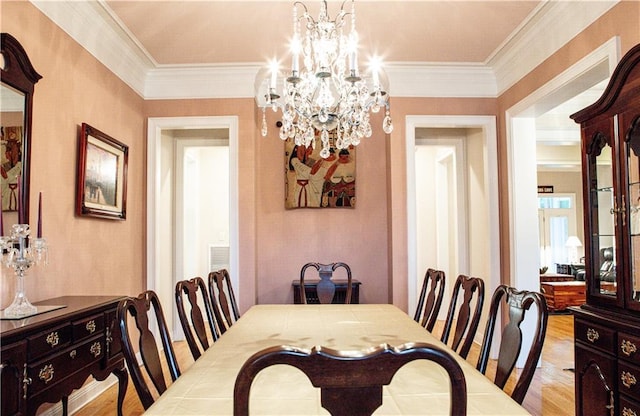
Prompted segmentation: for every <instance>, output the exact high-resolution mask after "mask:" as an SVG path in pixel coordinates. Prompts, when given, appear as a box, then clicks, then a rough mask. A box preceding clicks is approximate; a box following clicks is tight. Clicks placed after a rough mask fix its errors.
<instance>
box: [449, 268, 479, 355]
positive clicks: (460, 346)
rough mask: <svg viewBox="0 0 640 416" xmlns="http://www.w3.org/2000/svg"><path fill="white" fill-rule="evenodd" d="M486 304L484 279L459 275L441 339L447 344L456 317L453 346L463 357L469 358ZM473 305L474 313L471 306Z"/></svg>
mask: <svg viewBox="0 0 640 416" xmlns="http://www.w3.org/2000/svg"><path fill="white" fill-rule="evenodd" d="M460 291H462V300H461V302H460V307H459V308H458V309H456V306H457V304H458V299H459V297H460ZM483 305H484V281H483V280H482V279H480V278H477V277H469V276H465V275H463V274H461V275H459V276H458V278H457V279H456V282H455V284H454V285H453V293H452V295H451V301H450V302H449V310H448V312H447V319H446V321H445V323H444V329H443V330H442V336H441V337H440V341H442V342H444V343H445V344H446V343H448V341H449V336H450V335H451V330H452V329H453V322H454V318H455V330H454V332H453V340H452V343H451V348H452V349H453V350H454V351H456V352H457V353H458V355H460V356H461V357H462V358H467V355H469V350H470V349H471V346H472V345H473V340H474V338H475V336H476V331H477V330H478V324H479V323H480V316H481V315H482V306H483ZM472 306H473V313H472V311H471V308H472Z"/></svg>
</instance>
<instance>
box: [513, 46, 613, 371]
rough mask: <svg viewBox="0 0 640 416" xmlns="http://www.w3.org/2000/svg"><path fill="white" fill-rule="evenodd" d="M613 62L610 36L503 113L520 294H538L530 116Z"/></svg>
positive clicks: (526, 335)
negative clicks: (525, 291)
mask: <svg viewBox="0 0 640 416" xmlns="http://www.w3.org/2000/svg"><path fill="white" fill-rule="evenodd" d="M619 57H620V40H619V38H618V37H613V38H611V39H610V40H609V41H607V42H605V43H604V44H603V45H602V46H600V47H599V48H597V49H596V50H595V51H593V52H592V53H590V54H589V55H587V56H585V57H584V58H583V59H581V60H580V61H578V62H577V63H575V64H574V65H572V66H571V67H569V68H568V69H566V70H565V71H564V72H562V73H561V74H560V75H558V76H556V77H555V78H553V79H552V80H551V81H549V82H548V83H546V84H545V85H543V86H542V87H540V88H539V89H537V90H536V91H534V92H533V93H532V94H530V95H529V96H527V97H525V98H524V99H523V100H521V101H520V102H518V103H517V104H515V105H514V106H512V107H511V108H509V109H508V110H507V111H506V113H505V122H506V127H507V128H506V130H507V131H506V133H507V134H506V136H507V137H506V140H507V146H506V147H507V172H508V175H507V176H508V178H507V179H508V187H509V245H510V247H509V253H510V262H509V264H510V276H511V281H510V285H512V286H515V287H517V288H518V289H520V290H535V291H539V290H540V277H539V268H540V256H539V251H538V250H539V235H538V229H539V227H538V213H537V206H538V205H537V203H536V202H537V187H536V185H537V178H536V160H535V154H536V152H535V117H537V116H539V115H541V114H544V113H545V112H547V111H548V110H550V109H552V108H554V107H556V106H557V105H559V104H562V103H563V102H565V101H566V100H568V99H569V98H572V97H575V96H576V95H578V94H579V93H581V92H583V91H585V90H586V89H587V88H589V87H591V86H592V85H595V84H597V83H598V82H600V81H602V80H604V79H606V78H607V77H608V76H609V75H610V74H611V73H612V72H613V70H614V68H615V66H616V65H617V63H618V61H619ZM532 224H535V226H533V227H532ZM534 325H535V322H534V320H533V319H532V318H531V319H527V318H525V321H524V322H523V323H522V328H523V345H530V344H531V334H533V326H534ZM526 354H527V351H523V352H522V353H521V354H520V358H519V359H518V362H517V363H516V366H518V367H522V366H523V365H524V358H525V357H526Z"/></svg>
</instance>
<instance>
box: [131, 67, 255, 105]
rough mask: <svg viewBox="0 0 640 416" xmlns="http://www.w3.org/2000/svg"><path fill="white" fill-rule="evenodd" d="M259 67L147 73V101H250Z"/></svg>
mask: <svg viewBox="0 0 640 416" xmlns="http://www.w3.org/2000/svg"><path fill="white" fill-rule="evenodd" d="M259 69H260V66H259V65H257V64H255V65H215V66H201V67H198V66H196V67H166V68H156V69H151V70H149V71H147V78H146V83H145V89H144V95H143V97H144V98H145V99H147V100H161V99H189V98H253V96H254V91H253V85H254V82H255V78H256V74H257V73H258V70H259Z"/></svg>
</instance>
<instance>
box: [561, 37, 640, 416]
mask: <svg viewBox="0 0 640 416" xmlns="http://www.w3.org/2000/svg"><path fill="white" fill-rule="evenodd" d="M571 118H572V119H573V120H575V121H576V122H577V123H579V124H580V126H581V132H582V170H583V191H584V207H585V213H584V227H585V233H584V235H585V240H586V241H585V260H586V261H585V263H586V268H585V269H586V286H587V292H586V303H585V304H584V305H582V306H581V307H577V308H573V312H574V315H575V320H574V322H575V326H574V329H575V383H576V386H575V388H576V415H611V416H613V415H623V416H640V270H639V269H640V45H638V46H636V47H634V48H633V49H631V50H630V51H629V52H628V53H627V54H626V55H625V56H624V57H623V58H622V60H621V61H620V63H619V64H618V66H617V68H616V70H615V71H614V73H613V75H612V76H611V80H610V82H609V85H608V86H607V89H606V90H605V92H604V93H603V95H602V97H601V98H600V99H599V100H598V101H597V102H596V103H595V104H593V105H591V106H589V107H587V108H585V109H583V110H581V111H579V112H577V113H575V114H573V115H572V116H571ZM605 253H606V254H607V255H606V256H605ZM611 253H613V267H609V266H611V265H610V264H607V263H606V262H607V261H609V262H610V261H611V260H607V259H609V258H610V254H611ZM605 257H606V258H607V259H605Z"/></svg>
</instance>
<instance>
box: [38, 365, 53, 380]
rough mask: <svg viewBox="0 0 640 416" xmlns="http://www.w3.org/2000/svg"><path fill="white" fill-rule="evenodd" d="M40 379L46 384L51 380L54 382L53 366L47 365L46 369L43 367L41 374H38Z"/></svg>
mask: <svg viewBox="0 0 640 416" xmlns="http://www.w3.org/2000/svg"><path fill="white" fill-rule="evenodd" d="M38 377H39V378H40V380H42V381H44V382H45V383H48V382H50V381H51V380H53V365H52V364H47V365H45V366H44V367H42V368H41V369H40V374H38Z"/></svg>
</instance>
